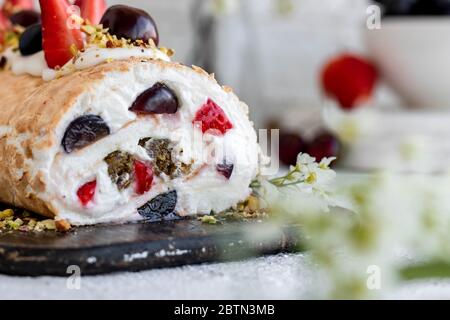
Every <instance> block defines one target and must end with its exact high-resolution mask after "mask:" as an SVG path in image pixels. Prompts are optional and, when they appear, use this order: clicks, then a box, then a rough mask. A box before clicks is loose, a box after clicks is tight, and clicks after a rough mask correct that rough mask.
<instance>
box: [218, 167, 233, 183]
mask: <svg viewBox="0 0 450 320" xmlns="http://www.w3.org/2000/svg"><path fill="white" fill-rule="evenodd" d="M216 170H217V172H219V173H220V174H221V175H223V176H224V177H225V178H227V179H228V180H230V178H231V175H232V174H233V170H234V164H227V163H223V164H218V165H217V166H216Z"/></svg>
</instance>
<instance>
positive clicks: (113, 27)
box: [100, 5, 159, 45]
mask: <svg viewBox="0 0 450 320" xmlns="http://www.w3.org/2000/svg"><path fill="white" fill-rule="evenodd" d="M100 23H101V24H103V26H104V27H105V28H109V33H111V34H112V35H115V36H117V37H118V38H125V39H131V40H133V41H136V40H142V41H145V42H148V41H149V40H150V39H152V40H153V42H155V44H156V45H158V44H159V33H158V28H157V27H156V24H155V22H154V21H153V19H152V17H151V16H150V15H149V14H148V13H147V12H145V11H144V10H141V9H137V8H132V7H129V6H125V5H116V6H112V7H110V8H109V9H108V10H106V12H105V14H104V15H103V17H102V19H101V21H100Z"/></svg>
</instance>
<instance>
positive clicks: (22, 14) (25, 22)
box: [9, 10, 41, 28]
mask: <svg viewBox="0 0 450 320" xmlns="http://www.w3.org/2000/svg"><path fill="white" fill-rule="evenodd" d="M9 21H11V24H12V25H18V26H22V27H24V28H28V27H30V26H32V25H33V24H36V23H40V22H41V14H40V13H39V12H36V11H34V10H22V11H19V12H17V13H15V14H13V15H12V16H11V17H9Z"/></svg>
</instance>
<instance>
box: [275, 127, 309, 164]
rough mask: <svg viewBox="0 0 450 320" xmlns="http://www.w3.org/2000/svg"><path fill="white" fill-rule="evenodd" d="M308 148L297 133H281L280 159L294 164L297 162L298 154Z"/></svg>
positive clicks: (284, 162) (285, 162)
mask: <svg viewBox="0 0 450 320" xmlns="http://www.w3.org/2000/svg"><path fill="white" fill-rule="evenodd" d="M305 150H306V143H305V141H304V140H303V139H302V137H300V135H298V134H296V133H280V161H281V162H282V163H283V164H285V165H287V166H291V165H292V166H293V165H295V164H296V163H297V156H298V154H299V153H300V152H304V151H305Z"/></svg>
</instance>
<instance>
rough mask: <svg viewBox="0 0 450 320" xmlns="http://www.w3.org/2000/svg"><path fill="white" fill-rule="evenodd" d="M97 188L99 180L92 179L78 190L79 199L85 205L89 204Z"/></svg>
mask: <svg viewBox="0 0 450 320" xmlns="http://www.w3.org/2000/svg"><path fill="white" fill-rule="evenodd" d="M96 189H97V181H96V180H94V181H91V182H88V183H86V184H85V185H83V186H82V187H81V188H80V189H78V191H77V196H78V199H79V200H80V202H81V204H82V205H83V206H87V205H88V204H89V203H90V202H92V200H93V199H94V196H95V190H96Z"/></svg>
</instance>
